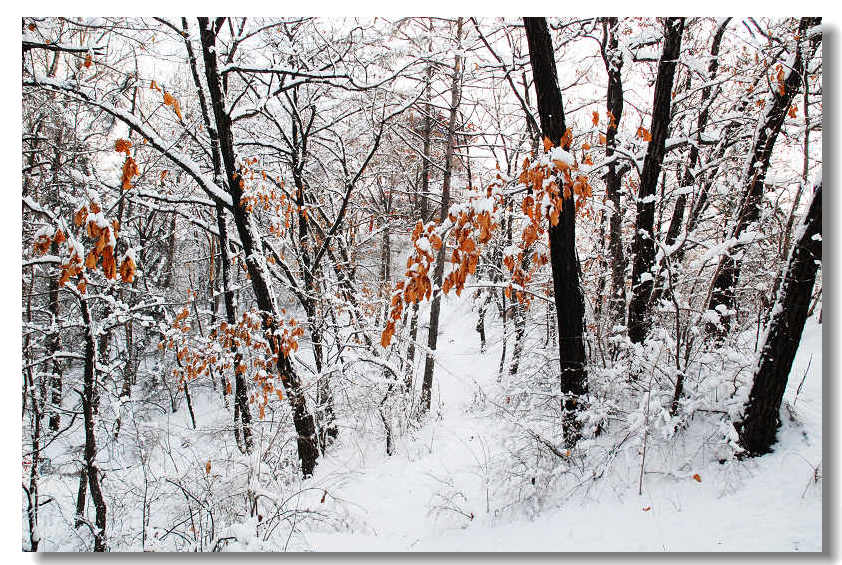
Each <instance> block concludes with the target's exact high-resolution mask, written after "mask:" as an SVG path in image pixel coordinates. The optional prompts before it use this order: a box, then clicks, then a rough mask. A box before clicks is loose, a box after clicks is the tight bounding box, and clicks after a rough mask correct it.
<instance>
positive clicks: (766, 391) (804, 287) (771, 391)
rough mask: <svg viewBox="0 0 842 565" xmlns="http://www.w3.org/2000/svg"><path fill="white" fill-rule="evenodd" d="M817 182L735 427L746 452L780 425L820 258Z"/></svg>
mask: <svg viewBox="0 0 842 565" xmlns="http://www.w3.org/2000/svg"><path fill="white" fill-rule="evenodd" d="M821 235H822V182H821V180H819V181H818V182H817V183H816V188H815V193H814V194H813V201H812V202H811V203H810V210H809V211H808V213H807V216H806V217H805V218H804V221H803V223H802V226H801V234H800V236H799V237H798V240H797V241H796V243H795V246H794V247H793V249H792V253H791V254H790V256H789V263H788V265H787V270H786V274H785V275H784V279H783V283H782V284H781V289H780V292H779V293H778V297H777V300H776V302H775V305H774V307H773V310H772V316H771V319H770V320H769V324H768V326H767V330H766V331H767V333H766V339H765V340H764V343H763V347H762V349H761V352H760V359H759V362H758V366H757V369H756V371H755V373H754V383H753V384H752V387H751V392H750V393H749V397H748V401H747V402H746V405H745V413H744V416H743V420H742V422H740V423H739V424H738V426H737V429H738V431H739V434H740V444H741V445H742V446H743V447H744V448H745V449H746V451H748V453H749V454H750V455H761V454H763V453H768V452H769V451H770V447H771V446H772V444H773V443H775V435H776V432H777V428H778V426H779V425H780V408H781V400H782V399H783V395H784V391H785V390H786V384H787V379H788V377H789V372H790V370H791V369H792V361H793V359H794V358H795V353H796V351H797V350H798V344H799V342H800V341H801V332H802V330H803V329H804V322H805V321H806V319H807V315H808V310H809V306H810V299H811V298H812V294H813V285H814V284H815V282H816V271H817V270H818V262H819V261H821V258H822V241H821Z"/></svg>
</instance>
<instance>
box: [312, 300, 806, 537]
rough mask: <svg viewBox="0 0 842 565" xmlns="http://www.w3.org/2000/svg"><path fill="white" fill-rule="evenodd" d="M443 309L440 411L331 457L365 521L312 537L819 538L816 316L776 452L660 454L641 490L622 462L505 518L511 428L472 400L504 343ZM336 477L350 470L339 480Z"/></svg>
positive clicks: (452, 307) (491, 379)
mask: <svg viewBox="0 0 842 565" xmlns="http://www.w3.org/2000/svg"><path fill="white" fill-rule="evenodd" d="M442 312H443V315H444V323H443V325H442V327H443V328H444V331H443V333H442V336H441V337H440V341H439V344H440V354H439V359H440V361H439V364H438V365H437V373H436V379H437V385H438V400H439V403H440V406H441V409H440V412H439V414H440V415H439V417H437V418H433V419H432V421H429V423H428V424H427V425H426V427H424V428H423V429H422V430H420V431H419V432H417V433H416V434H414V436H413V437H411V439H410V438H408V436H404V437H403V438H402V440H401V441H400V442H399V445H398V449H397V453H396V454H395V455H393V456H391V457H388V456H386V455H385V453H384V452H383V447H382V443H381V442H377V443H370V444H363V445H359V444H356V445H353V446H344V447H341V448H340V449H338V450H336V451H335V452H334V453H332V454H331V455H330V456H329V457H326V458H325V460H324V461H323V462H322V464H321V465H320V466H319V469H318V472H317V476H316V478H315V480H316V481H318V482H319V483H320V484H324V485H326V486H325V488H326V489H327V490H328V492H329V494H330V496H331V497H334V498H336V499H337V500H341V501H342V503H343V504H345V505H346V506H347V507H349V508H353V509H354V510H353V511H352V514H353V515H354V518H355V521H357V523H358V527H356V528H353V529H352V530H351V531H348V532H341V533H337V532H330V533H329V532H318V533H317V532H310V533H307V534H306V536H305V538H306V544H305V547H307V548H308V549H312V550H317V551H406V550H413V551H821V549H822V534H821V532H822V498H821V497H822V481H821V473H822V466H821V464H822V417H821V416H822V412H821V398H822V380H821V379H822V372H821V369H822V333H821V326H820V325H818V324H817V323H816V321H815V319H810V320H809V321H808V324H807V327H806V328H805V332H804V337H803V340H802V343H801V347H800V349H799V352H798V355H797V357H796V359H795V363H794V366H793V370H792V376H791V377H790V382H789V387H788V390H787V393H786V396H785V403H787V404H789V405H793V404H794V405H795V414H796V415H797V422H796V421H792V420H790V419H789V418H787V419H786V421H785V422H784V424H783V427H782V429H781V430H780V432H779V440H780V442H779V443H778V444H777V446H776V448H775V452H774V453H772V454H770V455H767V456H764V457H762V458H758V459H753V460H748V461H729V462H728V463H727V464H724V465H720V464H718V463H715V462H714V463H712V464H710V466H709V467H707V468H700V469H695V470H694V471H695V473H694V474H698V475H699V478H700V479H701V482H699V481H697V480H695V479H694V478H693V477H692V475H691V474H690V473H688V474H687V476H686V477H675V476H669V477H658V474H657V465H658V462H657V461H653V462H652V463H650V467H651V469H647V475H646V479H645V482H644V488H643V494H642V495H639V494H638V475H637V473H631V474H626V473H624V471H625V468H622V466H618V468H616V469H614V471H613V472H610V473H608V474H607V475H606V476H605V477H603V478H602V479H600V481H601V482H602V483H603V484H601V485H600V487H599V488H598V489H593V490H591V491H589V495H588V496H586V497H585V496H575V495H574V496H572V497H571V498H570V499H569V500H567V501H566V502H565V503H564V504H563V505H559V506H558V507H556V508H553V509H550V510H547V511H545V512H543V513H541V514H538V515H537V516H535V517H532V518H531V519H528V518H526V517H517V516H516V515H515V516H514V517H510V516H507V518H499V519H496V518H495V517H494V516H493V515H490V514H488V513H487V510H488V507H489V505H488V501H487V493H488V485H487V481H488V480H490V479H493V473H490V471H489V461H490V460H491V459H493V457H494V455H495V454H497V453H498V452H499V445H500V443H501V442H500V437H499V433H500V431H501V428H500V425H499V422H498V421H495V420H494V419H493V418H492V417H483V416H482V415H476V411H475V410H473V406H475V401H476V399H477V397H483V396H491V397H493V396H494V395H495V394H499V390H500V386H501V385H500V384H499V383H497V382H496V376H497V369H496V364H497V363H498V361H499V351H498V350H497V349H494V348H489V352H488V353H480V351H479V340H478V338H477V334H476V333H475V331H474V324H475V315H471V313H470V310H469V309H468V307H466V306H465V305H464V304H462V303H457V301H456V300H453V299H449V300H448V301H446V304H445V306H444V307H443V308H442ZM808 367H809V369H808ZM805 374H806V377H805V378H804V381H803V386H802V389H801V391H800V393H799V394H798V397H797V400H796V398H795V397H796V391H797V389H798V386H799V384H801V380H802V376H804V375H805ZM480 391H481V393H480ZM783 412H784V413H785V414H786V413H788V409H787V408H784V409H783ZM490 475H492V476H490ZM332 476H343V477H348V479H347V480H345V481H343V482H342V484H341V486H338V487H336V486H332V483H333V481H331V477H332ZM817 478H818V479H819V480H816V479H817ZM471 516H472V517H471Z"/></svg>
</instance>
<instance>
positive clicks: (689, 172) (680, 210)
mask: <svg viewBox="0 0 842 565" xmlns="http://www.w3.org/2000/svg"><path fill="white" fill-rule="evenodd" d="M730 21H731V18H726V19H725V20H724V21H723V22H722V23H720V24H719V27H717V28H716V32H714V34H713V41H712V43H711V47H710V57H711V58H710V63H709V64H708V78H709V79H710V80H711V81H713V80H714V79H715V78H716V71H717V70H718V69H719V48H720V46H721V44H722V37H723V36H724V35H725V30H726V29H727V27H728V23H729V22H730ZM689 76H691V75H688V79H687V84H688V87H689V84H690V79H689ZM688 90H689V88H688ZM712 94H713V86H711V85H707V86H704V87H702V95H701V100H700V102H699V103H700V105H701V112H699V119H698V121H697V125H696V144H694V145H693V146H692V147H691V148H690V162H689V163H688V164H687V167H686V168H685V169H684V177H683V179H682V181H681V186H682V187H687V186H691V185H692V184H694V183H696V182H697V179H696V177H695V176H694V172H693V171H695V169H696V165H697V164H698V163H699V144H701V141H702V134H703V133H704V131H705V128H706V127H707V122H708V117H709V116H710V105H711V102H712V100H711V95H712ZM686 208H687V193H686V192H682V193H681V194H679V195H678V198H677V199H676V201H675V207H674V208H673V211H672V217H671V218H670V224H669V228H667V235H666V237H665V238H664V247H666V248H667V249H671V248H672V247H673V246H674V245H675V242H676V241H677V240H678V236H679V234H680V233H681V228H682V224H683V223H684V216H685V213H684V212H685V209H686ZM688 228H689V225H688ZM675 251H677V250H675ZM658 272H659V275H658V284H657V285H656V286H655V289H654V292H653V293H652V297H651V299H650V304H651V305H657V304H658V301H659V299H660V298H661V296H662V295H663V294H664V293H667V294H668V293H669V291H668V289H667V280H666V277H665V276H663V275H662V274H661V269H658ZM665 298H667V299H669V296H666V297H665ZM650 307H651V306H650Z"/></svg>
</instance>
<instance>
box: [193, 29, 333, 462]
mask: <svg viewBox="0 0 842 565" xmlns="http://www.w3.org/2000/svg"><path fill="white" fill-rule="evenodd" d="M199 30H200V39H201V42H202V55H203V58H204V62H205V75H206V78H207V82H208V90H209V93H210V102H211V107H212V108H213V114H214V118H215V121H216V125H217V132H218V134H219V147H220V152H221V154H222V160H223V163H224V165H225V173H226V177H227V181H228V190H229V192H230V194H231V199H232V202H233V205H232V209H231V211H232V212H233V214H234V223H235V225H236V227H237V233H238V235H239V236H240V241H241V242H242V245H243V253H244V255H245V257H246V268H247V269H248V273H249V275H250V277H251V284H252V289H253V291H254V296H255V299H256V301H257V305H258V308H260V310H261V313H262V316H263V328H264V330H265V332H266V333H267V337H268V341H269V343H270V344H271V347H272V353H273V355H275V356H277V359H278V362H277V366H278V372H279V374H280V377H281V382H282V383H283V385H284V388H285V389H286V393H287V398H289V402H290V405H291V406H292V412H293V425H294V426H295V430H296V433H297V434H298V458H299V460H300V462H301V471H302V474H303V475H304V477H305V478H306V477H309V476H311V475H312V474H313V470H314V469H315V467H316V463H317V461H318V458H319V448H318V442H317V437H316V424H315V421H314V419H313V414H312V413H311V412H310V408H309V407H308V406H307V399H306V398H305V396H304V390H303V387H302V383H301V379H300V377H299V376H298V374H297V373H296V372H295V370H294V369H293V367H292V364H291V363H290V362H289V359H288V358H287V357H286V356H285V355H284V354H283V352H282V351H281V350H280V348H279V347H278V344H277V342H276V340H275V339H272V337H273V336H274V335H275V334H276V331H278V318H279V309H278V307H277V304H276V302H275V297H274V295H273V293H272V287H271V279H270V276H269V270H268V267H267V265H266V258H265V257H264V255H263V249H262V245H261V244H260V243H261V242H260V235H259V232H258V230H257V229H256V228H255V226H254V219H253V218H252V217H251V216H250V215H249V214H248V212H246V210H245V208H244V207H243V205H242V204H241V201H242V196H243V189H242V187H241V186H240V180H242V179H241V178H240V176H239V173H238V171H237V167H236V159H235V155H234V137H233V132H232V130H231V117H230V116H229V115H228V113H227V112H226V110H225V101H224V98H223V94H222V87H221V85H220V80H219V72H218V67H217V61H216V33H215V32H214V30H213V29H212V27H211V24H210V21H209V20H208V18H205V17H200V18H199Z"/></svg>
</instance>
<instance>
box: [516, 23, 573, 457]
mask: <svg viewBox="0 0 842 565" xmlns="http://www.w3.org/2000/svg"><path fill="white" fill-rule="evenodd" d="M523 23H524V26H525V27H526V39H527V42H528V44H529V59H530V62H531V64H532V75H533V79H534V81H535V91H536V94H537V100H538V114H539V116H540V118H541V119H540V121H541V133H542V134H543V135H544V136H545V137H547V138H549V139H550V141H551V142H552V143H553V145H556V146H558V145H561V139H562V137H563V136H564V132H565V129H566V128H565V124H564V106H563V103H562V98H561V90H560V89H559V86H558V77H557V75H556V67H555V55H554V51H553V42H552V38H551V37H550V31H549V29H548V27H547V21H546V19H544V18H523ZM564 149H569V147H565V148H564ZM549 241H550V264H551V266H552V273H553V289H554V295H555V306H556V314H557V316H558V319H557V322H558V349H559V363H560V368H561V378H560V381H561V393H562V394H563V395H565V400H564V417H563V418H564V419H563V433H564V441H565V444H566V445H567V446H568V447H573V446H574V445H575V444H576V442H577V441H578V440H579V435H580V431H579V430H580V424H579V421H578V418H577V414H576V413H577V412H578V411H579V410H580V409H581V408H582V407H581V406H580V402H579V401H580V398H581V397H582V396H583V395H584V394H585V393H586V392H587V370H586V368H585V341H584V337H583V334H584V317H585V299H584V295H583V293H582V287H581V285H580V283H579V276H580V273H581V269H580V266H579V257H578V255H577V253H576V209H575V205H574V202H573V197H572V194H571V196H570V197H569V198H565V199H564V203H563V206H562V210H561V214H560V215H559V222H558V224H557V225H555V226H552V225H551V226H550V229H549Z"/></svg>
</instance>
